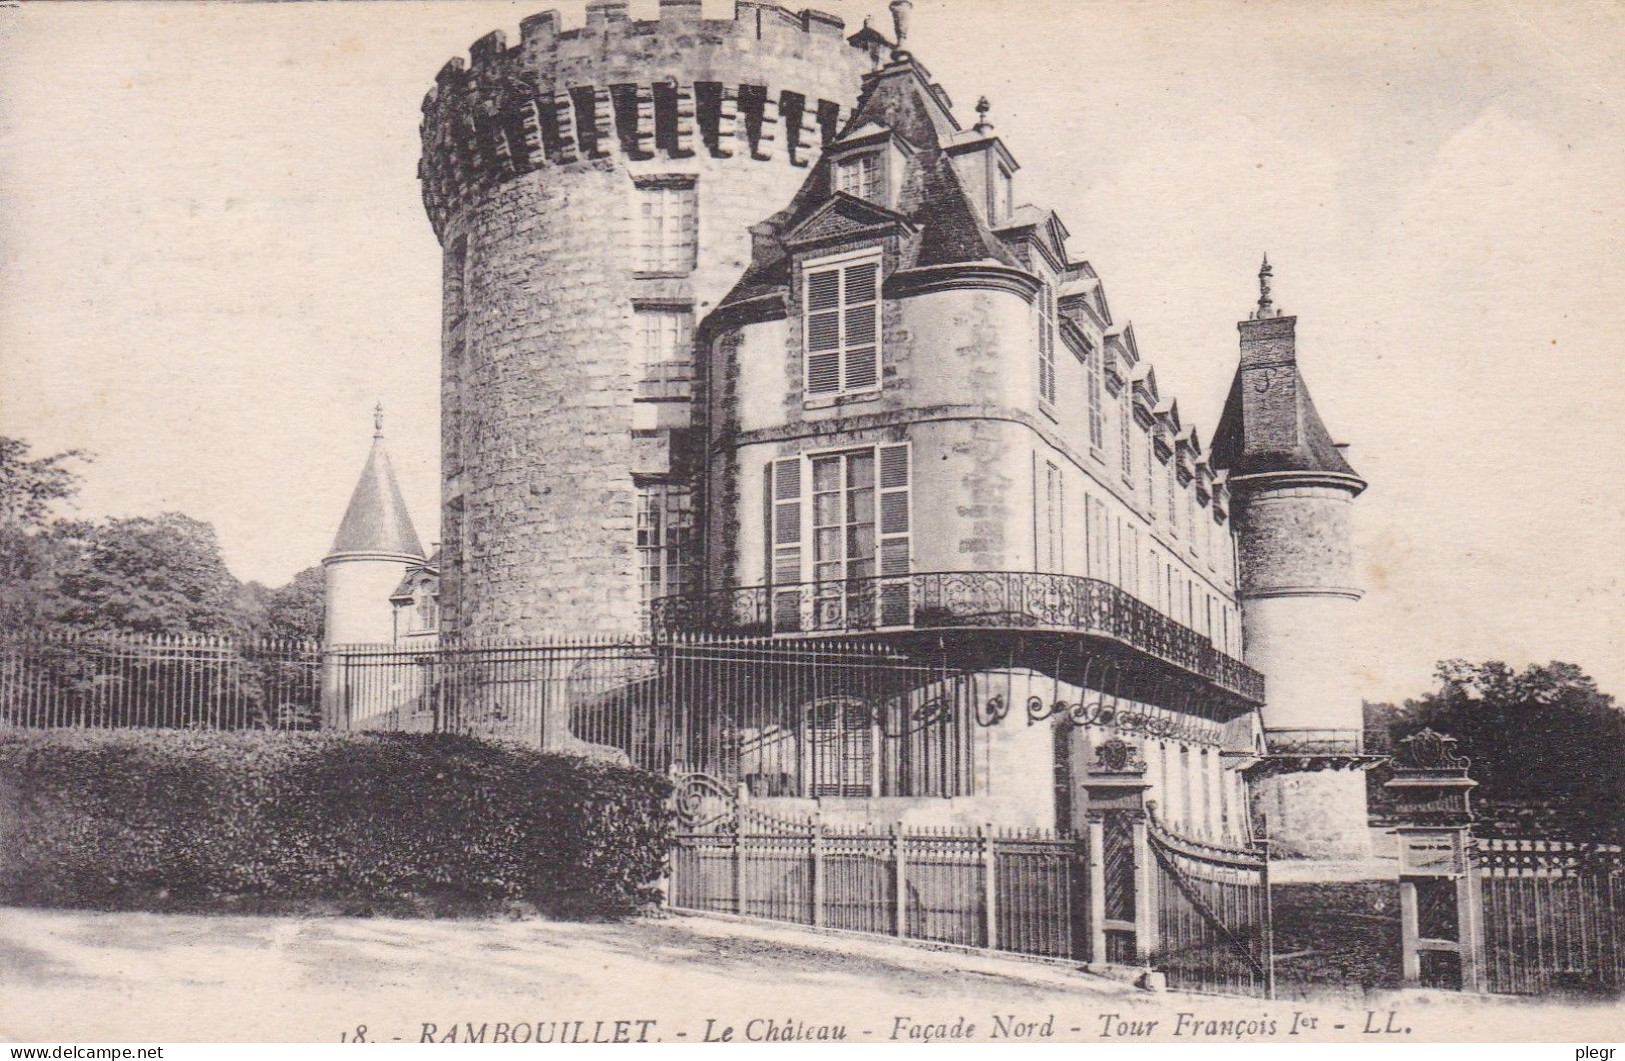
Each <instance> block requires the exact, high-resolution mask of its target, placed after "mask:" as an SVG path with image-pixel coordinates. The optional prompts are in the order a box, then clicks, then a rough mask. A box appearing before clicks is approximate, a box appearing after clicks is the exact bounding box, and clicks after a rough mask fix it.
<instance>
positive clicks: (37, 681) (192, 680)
mask: <svg viewBox="0 0 1625 1061" xmlns="http://www.w3.org/2000/svg"><path fill="white" fill-rule="evenodd" d="M321 658H322V657H321V647H320V646H319V645H318V644H316V643H315V642H312V641H283V640H255V639H232V638H219V637H205V636H194V635H183V636H173V637H163V636H136V635H129V634H117V635H115V634H94V633H59V634H34V635H19V634H10V635H5V636H0V725H4V724H8V723H9V724H10V725H13V726H22V727H26V728H56V727H62V726H83V727H91V728H100V729H108V728H146V729H216V730H236V729H271V730H300V729H314V728H316V726H317V725H318V723H319V721H320V718H321V682H320V676H321Z"/></svg>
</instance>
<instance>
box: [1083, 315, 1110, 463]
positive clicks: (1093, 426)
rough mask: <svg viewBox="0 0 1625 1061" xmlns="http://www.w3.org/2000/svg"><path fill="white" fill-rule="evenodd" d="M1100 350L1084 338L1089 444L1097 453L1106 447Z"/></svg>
mask: <svg viewBox="0 0 1625 1061" xmlns="http://www.w3.org/2000/svg"><path fill="white" fill-rule="evenodd" d="M1100 357H1101V354H1100V350H1099V349H1097V348H1096V347H1095V344H1094V343H1091V342H1089V341H1088V340H1087V339H1086V340H1084V373H1083V374H1084V376H1085V377H1086V380H1085V382H1086V384H1087V387H1088V391H1089V446H1090V448H1091V449H1093V450H1094V451H1095V452H1096V453H1099V452H1100V451H1101V450H1102V449H1104V448H1105V447H1106V425H1105V421H1104V419H1103V414H1102V412H1101V408H1100Z"/></svg>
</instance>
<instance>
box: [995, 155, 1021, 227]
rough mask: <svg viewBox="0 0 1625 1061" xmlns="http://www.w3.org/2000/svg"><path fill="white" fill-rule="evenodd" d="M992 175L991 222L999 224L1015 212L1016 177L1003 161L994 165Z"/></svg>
mask: <svg viewBox="0 0 1625 1061" xmlns="http://www.w3.org/2000/svg"><path fill="white" fill-rule="evenodd" d="M994 170H995V172H994V175H993V194H992V207H993V223H994V224H995V225H997V224H1000V223H1001V222H1003V221H1006V220H1008V219H1009V218H1010V216H1011V215H1012V214H1014V213H1015V212H1016V179H1015V177H1014V176H1013V175H1012V174H1011V173H1010V170H1009V168H1008V167H1007V166H1005V165H1004V163H1002V162H1001V163H998V164H997V165H996V166H995V167H994Z"/></svg>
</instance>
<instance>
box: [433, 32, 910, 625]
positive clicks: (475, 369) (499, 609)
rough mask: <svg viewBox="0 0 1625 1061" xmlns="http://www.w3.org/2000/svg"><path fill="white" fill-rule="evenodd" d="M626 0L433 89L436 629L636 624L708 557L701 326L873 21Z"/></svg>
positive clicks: (797, 181) (864, 47) (848, 88)
mask: <svg viewBox="0 0 1625 1061" xmlns="http://www.w3.org/2000/svg"><path fill="white" fill-rule="evenodd" d="M659 13H660V17H659V19H658V20H656V21H651V22H637V21H630V20H629V19H628V18H627V7H626V3H625V2H624V0H600V2H597V3H592V4H589V5H588V7H587V22H586V25H585V26H584V27H581V28H575V29H568V30H566V29H562V28H561V26H560V22H559V17H558V14H557V13H556V12H552V11H549V12H544V13H542V14H539V15H535V16H532V17H530V18H528V19H525V20H524V22H522V23H521V25H520V29H521V39H520V41H519V43H518V44H517V45H515V46H513V47H508V46H507V43H506V40H505V39H504V37H503V35H502V34H501V33H493V34H490V35H488V36H486V37H484V38H482V39H480V40H479V41H477V42H475V44H474V45H473V47H472V49H471V61H470V62H469V63H468V64H465V63H464V62H463V61H462V60H461V59H453V60H452V61H451V62H449V63H448V64H446V66H445V67H444V68H443V69H442V70H441V71H440V74H439V76H438V77H437V79H436V84H435V86H434V87H433V88H432V89H431V90H430V91H429V93H428V96H427V97H426V98H425V100H424V104H423V110H424V121H423V158H422V161H421V163H420V165H419V173H420V177H421V178H422V182H423V198H424V204H425V206H426V208H427V210H428V214H429V219H430V221H431V222H432V223H433V225H434V230H435V234H436V236H438V237H439V240H440V243H441V246H442V248H443V260H444V298H445V313H444V332H443V337H442V474H443V477H444V482H443V493H442V502H443V520H442V523H443V530H442V536H443V539H444V541H443V546H442V567H441V573H442V585H441V606H442V630H443V632H444V635H445V636H447V637H449V638H453V639H456V638H461V639H480V638H487V637H537V636H544V635H548V634H559V633H569V634H593V635H605V636H628V635H634V634H637V633H639V632H640V631H641V630H642V629H643V628H644V625H645V623H646V618H645V615H646V612H647V608H648V602H649V600H650V599H652V598H657V597H660V596H665V595H670V594H672V593H674V592H677V591H679V590H681V589H682V588H683V586H684V584H685V581H686V580H687V579H688V578H689V577H690V573H691V572H693V571H695V570H697V557H693V556H691V555H689V551H690V550H691V549H692V548H693V543H695V542H697V540H698V533H697V530H696V529H695V528H694V527H693V515H692V513H693V506H692V499H691V498H690V496H689V487H688V484H689V483H690V482H691V480H692V464H693V462H694V459H695V456H696V455H695V453H694V446H695V443H694V442H693V441H692V440H691V438H690V435H689V427H690V398H691V387H692V380H693V378H694V373H693V364H692V359H693V353H692V350H693V342H692V336H693V324H694V322H695V321H696V320H698V319H700V318H702V317H703V316H704V315H705V313H706V312H708V311H709V310H710V309H711V308H712V307H714V306H715V305H716V304H717V303H718V301H720V299H721V298H722V296H723V295H725V294H726V293H727V292H728V291H729V290H730V288H732V286H733V285H734V284H735V282H736V281H737V280H738V278H739V277H740V275H741V274H742V273H743V271H744V269H745V266H746V265H747V264H748V262H749V260H750V256H751V240H752V235H751V227H752V226H753V225H756V224H758V223H759V222H761V221H763V220H765V218H766V216H767V215H769V214H771V213H772V212H774V211H776V210H779V209H782V208H783V207H784V204H786V203H788V202H790V200H791V198H792V196H793V195H794V194H795V192H796V191H797V189H798V188H799V187H800V185H801V183H802V181H803V180H804V179H805V176H806V174H805V170H806V168H807V167H808V166H809V165H810V164H811V162H812V161H813V160H814V159H815V158H816V157H817V155H818V153H819V150H820V148H821V146H822V145H823V144H824V143H825V142H827V141H828V140H829V139H831V138H833V137H834V135H835V134H836V132H837V131H838V129H839V125H840V122H841V121H842V119H843V117H844V116H845V115H846V114H847V113H848V112H849V110H850V109H851V107H852V106H853V105H854V104H855V102H856V100H857V96H858V91H859V86H860V83H861V80H862V76H863V74H864V73H865V72H866V71H867V70H869V69H871V68H872V67H873V66H874V64H875V56H876V55H877V54H878V53H879V48H880V46H881V45H882V44H883V38H881V37H880V35H879V34H877V33H875V32H874V31H872V30H868V29H867V28H866V29H865V30H863V31H862V32H860V33H858V34H857V35H856V36H854V37H852V38H851V39H850V40H849V39H848V38H847V37H846V36H845V35H844V31H843V25H842V23H841V21H840V20H839V19H837V18H834V17H832V16H829V15H825V14H821V13H819V12H816V11H803V12H801V13H800V14H799V15H792V14H791V13H789V12H788V11H785V10H784V9H782V8H779V7H776V6H771V5H767V4H754V3H739V4H737V5H736V11H735V16H734V18H733V19H731V20H708V19H704V18H702V17H701V13H700V4H699V2H698V0H661V3H660V12H659Z"/></svg>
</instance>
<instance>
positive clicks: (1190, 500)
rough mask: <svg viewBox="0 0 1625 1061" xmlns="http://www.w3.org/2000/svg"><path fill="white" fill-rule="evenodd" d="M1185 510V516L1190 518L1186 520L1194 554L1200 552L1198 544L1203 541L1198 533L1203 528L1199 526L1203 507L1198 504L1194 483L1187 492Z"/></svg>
mask: <svg viewBox="0 0 1625 1061" xmlns="http://www.w3.org/2000/svg"><path fill="white" fill-rule="evenodd" d="M1185 508H1186V513H1185V514H1186V515H1187V516H1189V517H1190V518H1189V519H1187V520H1186V523H1187V524H1188V525H1189V526H1190V529H1191V552H1192V553H1193V554H1194V553H1197V552H1199V551H1200V547H1199V545H1198V543H1199V542H1200V541H1201V538H1200V536H1199V535H1198V534H1197V531H1198V530H1200V529H1201V528H1200V527H1199V526H1198V525H1197V524H1198V522H1199V521H1200V520H1201V518H1202V506H1201V505H1198V504H1197V503H1196V484H1195V483H1192V484H1191V485H1190V488H1189V489H1188V490H1186V491H1185Z"/></svg>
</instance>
